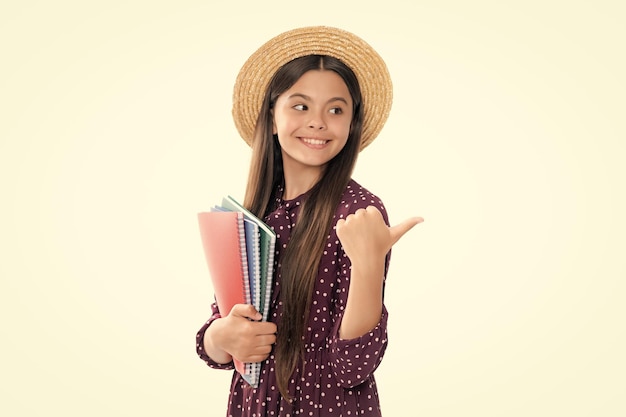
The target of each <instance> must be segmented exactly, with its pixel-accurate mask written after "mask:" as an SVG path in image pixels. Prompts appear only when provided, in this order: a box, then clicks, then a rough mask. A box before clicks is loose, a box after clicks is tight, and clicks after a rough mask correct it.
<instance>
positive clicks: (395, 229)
mask: <svg viewBox="0 0 626 417" xmlns="http://www.w3.org/2000/svg"><path fill="white" fill-rule="evenodd" d="M423 221H424V219H423V218H422V217H411V218H409V219H406V220H405V221H403V222H402V223H399V224H397V225H395V226H392V227H390V228H389V232H390V234H391V244H392V245H394V244H395V243H396V242H397V241H398V240H400V238H401V237H402V236H404V234H405V233H406V232H408V231H409V230H411V229H412V228H413V227H415V226H416V225H418V224H420V223H422V222H423Z"/></svg>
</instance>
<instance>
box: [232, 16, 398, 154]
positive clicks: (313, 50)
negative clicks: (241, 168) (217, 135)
mask: <svg viewBox="0 0 626 417" xmlns="http://www.w3.org/2000/svg"><path fill="white" fill-rule="evenodd" d="M305 55H329V56H332V57H334V58H337V59H339V60H341V61H342V62H343V63H344V64H346V65H348V66H349V67H350V68H351V69H352V71H354V73H355V75H356V77H357V79H358V81H359V84H360V86H361V94H362V96H363V112H364V120H363V133H362V136H361V149H363V148H365V147H366V146H367V145H369V144H370V143H372V141H373V140H374V139H375V138H376V136H377V135H378V133H380V130H381V129H382V128H383V125H384V124H385V122H386V121H387V117H388V116H389V111H390V110H391V102H392V95H393V87H392V84H391V77H390V76H389V71H388V70H387V66H386V65H385V62H384V61H383V59H382V58H381V57H380V56H379V55H378V53H376V51H375V50H374V49H373V48H372V47H371V46H370V45H369V44H367V43H366V42H365V41H364V40H363V39H361V38H359V37H358V36H356V35H354V34H352V33H350V32H347V31H345V30H342V29H337V28H333V27H327V26H310V27H303V28H299V29H294V30H290V31H287V32H284V33H282V34H280V35H278V36H276V37H274V38H272V39H270V40H269V41H268V42H266V43H265V44H263V45H262V46H261V47H260V48H259V49H258V50H257V51H256V52H254V53H253V54H252V55H251V56H250V58H248V60H247V61H246V63H245V64H244V65H243V67H242V68H241V70H240V71H239V75H238V76H237V79H236V81H235V88H234V91H233V109H232V114H233V118H234V120H235V126H236V127H237V130H238V131H239V134H240V135H241V137H242V138H243V139H244V140H245V141H246V142H247V143H248V145H251V144H252V139H253V136H254V127H255V124H256V121H257V117H258V115H259V111H260V109H261V104H262V102H263V96H264V95H265V91H266V89H267V86H268V84H269V82H270V80H271V78H272V76H273V75H274V73H275V72H276V71H277V70H278V69H279V68H280V67H282V66H283V65H284V64H286V63H288V62H289V61H292V60H293V59H295V58H299V57H302V56H305Z"/></svg>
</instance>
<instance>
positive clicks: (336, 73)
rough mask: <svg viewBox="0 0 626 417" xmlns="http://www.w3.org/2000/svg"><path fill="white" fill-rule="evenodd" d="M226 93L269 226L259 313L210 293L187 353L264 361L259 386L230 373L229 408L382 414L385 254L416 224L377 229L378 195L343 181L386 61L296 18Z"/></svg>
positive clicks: (383, 91) (213, 360)
mask: <svg viewBox="0 0 626 417" xmlns="http://www.w3.org/2000/svg"><path fill="white" fill-rule="evenodd" d="M233 97H234V104H233V116H234V119H235V124H236V126H237V128H238V130H239V133H240V134H241V136H242V137H243V138H244V140H246V142H248V143H249V144H250V145H251V146H252V159H251V167H250V172H249V178H248V184H247V188H246V193H245V199H244V205H245V206H246V208H248V209H249V210H250V211H251V212H253V213H254V214H256V215H257V216H258V217H260V218H262V219H264V221H265V222H266V223H267V224H268V225H269V226H270V227H272V228H273V229H274V231H275V232H276V234H277V243H276V254H275V262H276V264H275V265H276V268H275V271H276V272H275V277H274V288H273V292H272V304H271V309H270V320H269V321H267V322H261V321H259V320H260V319H261V315H260V313H259V312H257V311H256V310H255V309H254V307H253V306H251V305H243V304H242V305H236V306H235V307H234V308H233V309H232V310H231V311H219V308H218V306H217V304H216V303H213V305H212V313H213V314H212V316H211V318H210V319H209V320H208V321H207V322H206V324H205V325H204V326H202V328H201V329H200V331H199V332H198V334H197V339H196V340H197V343H196V349H197V352H198V355H199V356H200V358H202V359H203V360H204V361H205V362H206V363H207V364H208V365H209V366H211V367H213V368H219V369H232V368H233V362H232V359H233V357H235V358H237V359H239V360H241V361H243V362H260V361H263V366H262V370H261V378H260V382H259V386H258V388H252V387H250V386H249V385H248V384H247V383H246V382H245V381H244V380H243V378H242V377H241V375H239V373H237V372H234V374H233V379H232V383H231V390H230V397H229V403H228V413H227V415H228V416H293V415H306V416H311V415H313V416H335V415H336V416H356V415H359V416H361V415H368V416H379V415H381V411H380V405H379V400H378V393H377V390H376V383H375V379H374V374H373V373H374V370H375V369H376V368H377V367H378V365H379V364H380V362H381V360H382V358H383V354H384V352H385V348H386V346H387V332H386V328H387V310H386V309H385V306H384V304H383V292H384V280H385V276H386V273H387V269H388V267H389V256H390V250H391V246H392V245H393V244H394V243H395V242H396V241H397V240H398V239H399V238H400V237H401V236H402V235H403V234H404V233H406V232H407V231H408V230H409V229H411V228H412V227H413V226H415V225H416V224H417V223H419V222H421V221H422V219H421V218H411V219H408V220H406V221H405V222H403V223H401V224H399V225H397V226H395V227H388V218H387V213H386V211H385V208H384V205H383V203H382V202H381V201H380V199H378V198H377V197H376V196H375V195H373V194H372V193H370V192H369V191H368V190H366V189H365V188H363V187H361V186H360V185H359V184H358V183H356V182H355V181H354V180H353V179H351V174H352V171H353V168H354V165H355V162H356V159H357V156H358V153H359V151H360V150H362V149H363V148H364V147H365V146H367V145H368V144H369V143H371V141H372V140H373V139H374V138H375V137H376V135H377V134H378V133H379V131H380V129H381V128H382V126H383V124H384V122H385V120H386V118H387V116H388V113H389V109H390V106H391V81H390V79H389V74H388V72H387V68H386V66H385V64H384V62H383V60H382V59H381V58H380V57H379V56H378V54H377V53H376V52H375V51H374V50H373V49H372V48H371V47H370V46H369V45H368V44H366V43H365V42H364V41H363V40H361V39H360V38H358V37H356V36H355V35H353V34H351V33H349V32H345V31H343V30H339V29H335V28H329V27H307V28H301V29H296V30H292V31H289V32H286V33H283V34H282V35H279V36H277V37H275V38H274V39H272V40H270V41H269V42H267V43H266V44H265V45H263V46H262V47H261V48H260V49H259V50H258V51H256V52H255V53H254V54H253V55H252V56H251V57H250V58H249V59H248V61H247V62H246V63H245V65H244V66H243V68H242V69H241V71H240V73H239V76H238V77H237V81H236V83H235V90H234V95H233Z"/></svg>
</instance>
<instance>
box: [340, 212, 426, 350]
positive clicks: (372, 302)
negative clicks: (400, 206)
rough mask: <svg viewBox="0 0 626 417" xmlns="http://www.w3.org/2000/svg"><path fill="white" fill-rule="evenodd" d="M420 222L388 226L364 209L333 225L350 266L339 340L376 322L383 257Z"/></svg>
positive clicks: (383, 273) (355, 335) (376, 214)
mask: <svg viewBox="0 0 626 417" xmlns="http://www.w3.org/2000/svg"><path fill="white" fill-rule="evenodd" d="M421 221H422V219H421V218H411V219H408V220H406V221H404V222H402V223H400V224H399V225H397V226H394V227H389V226H387V220H386V219H385V218H384V217H383V215H382V213H381V212H380V210H379V209H378V208H376V207H374V206H368V207H367V208H365V209H358V210H357V211H356V212H355V213H354V214H351V215H349V216H348V217H347V218H346V219H340V220H339V221H338V222H337V226H336V231H337V237H338V238H339V240H340V241H341V244H342V246H343V249H344V251H345V253H346V255H347V256H348V258H350V262H351V263H352V271H351V277H350V289H349V292H348V302H347V305H346V308H345V312H344V316H343V320H342V324H341V328H340V329H339V335H340V337H341V338H342V339H346V338H347V339H349V338H354V337H358V336H361V335H362V334H364V333H365V332H366V331H368V330H369V329H371V328H372V327H373V326H375V325H376V323H378V321H379V319H380V314H381V311H382V303H383V301H382V300H383V296H382V292H383V279H384V275H385V256H387V254H388V253H389V251H390V250H391V247H392V246H393V245H394V244H395V243H396V242H397V241H398V240H399V239H400V238H401V237H402V236H403V235H404V234H405V233H406V232H408V231H409V230H410V229H411V228H413V227H414V226H415V225H416V224H418V223H420V222H421Z"/></svg>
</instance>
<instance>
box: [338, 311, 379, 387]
mask: <svg viewBox="0 0 626 417" xmlns="http://www.w3.org/2000/svg"><path fill="white" fill-rule="evenodd" d="M340 325H341V320H337V322H336V323H335V328H334V329H333V335H332V337H331V339H330V343H329V355H330V363H331V367H332V370H333V373H334V375H335V377H336V378H337V381H338V382H339V383H340V384H341V385H342V386H343V387H345V388H352V387H355V386H357V385H360V384H362V383H363V382H365V381H366V380H367V379H368V378H369V377H370V376H371V375H372V374H373V373H374V371H375V370H376V368H378V365H380V363H381V362H382V360H383V355H384V353H385V349H386V348H387V309H386V308H385V306H384V305H383V312H382V314H381V317H380V321H379V322H378V324H377V325H376V327H374V328H373V329H372V330H370V331H369V332H368V333H366V334H364V335H362V336H360V337H357V338H354V339H340V338H339V326H340Z"/></svg>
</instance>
